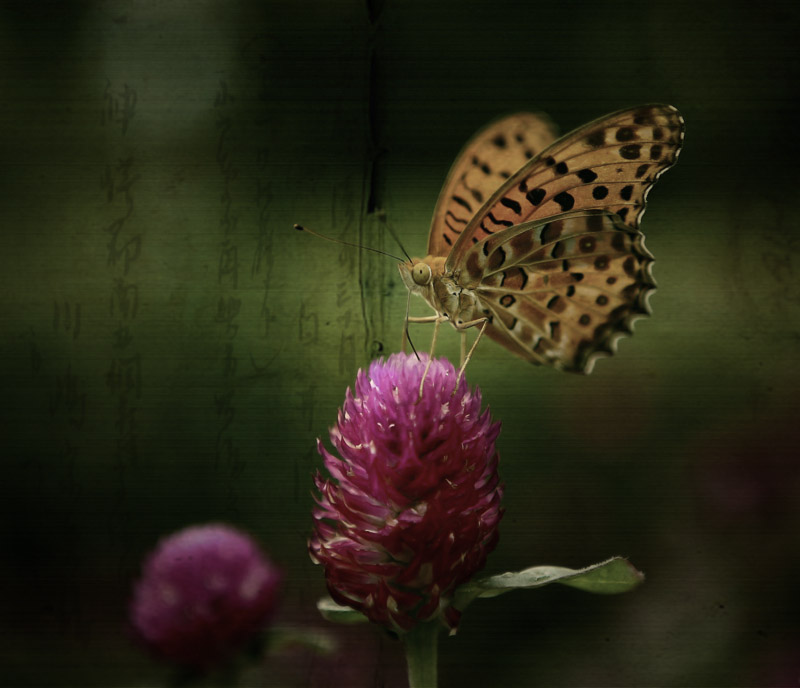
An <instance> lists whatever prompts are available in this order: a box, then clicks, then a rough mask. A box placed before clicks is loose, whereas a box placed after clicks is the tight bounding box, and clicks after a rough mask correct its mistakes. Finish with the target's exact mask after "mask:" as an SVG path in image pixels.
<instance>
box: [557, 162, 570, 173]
mask: <svg viewBox="0 0 800 688" xmlns="http://www.w3.org/2000/svg"><path fill="white" fill-rule="evenodd" d="M556 172H557V173H558V174H566V173H567V172H569V167H567V163H565V162H560V163H558V165H556Z"/></svg>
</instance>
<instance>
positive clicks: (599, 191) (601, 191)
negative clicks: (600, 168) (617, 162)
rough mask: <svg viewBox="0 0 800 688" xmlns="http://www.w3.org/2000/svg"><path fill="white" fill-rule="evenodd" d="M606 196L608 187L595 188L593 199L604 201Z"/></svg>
mask: <svg viewBox="0 0 800 688" xmlns="http://www.w3.org/2000/svg"><path fill="white" fill-rule="evenodd" d="M606 196H608V187H607V186H595V187H594V188H593V189H592V197H593V198H594V199H595V200H597V201H602V200H603V199H604V198H605V197H606Z"/></svg>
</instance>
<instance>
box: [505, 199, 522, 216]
mask: <svg viewBox="0 0 800 688" xmlns="http://www.w3.org/2000/svg"><path fill="white" fill-rule="evenodd" d="M500 205H504V206H505V207H506V208H509V209H511V210H513V211H514V212H515V213H516V214H517V215H519V214H520V213H521V212H522V206H521V205H520V204H519V203H517V202H516V201H515V200H514V199H513V198H506V197H503V198H501V199H500Z"/></svg>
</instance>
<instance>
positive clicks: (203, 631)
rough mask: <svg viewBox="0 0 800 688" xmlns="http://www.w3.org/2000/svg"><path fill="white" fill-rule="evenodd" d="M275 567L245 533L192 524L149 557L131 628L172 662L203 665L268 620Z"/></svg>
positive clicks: (275, 584)
mask: <svg viewBox="0 0 800 688" xmlns="http://www.w3.org/2000/svg"><path fill="white" fill-rule="evenodd" d="M280 580H281V574H280V572H279V571H278V569H277V568H276V567H275V565H274V564H272V563H271V562H270V561H269V559H268V558H267V557H266V556H265V555H264V554H263V553H262V552H261V550H260V549H259V547H258V545H257V544H256V543H255V542H254V541H253V540H252V539H251V538H250V537H249V536H247V535H245V534H244V533H242V532H240V531H238V530H236V529H235V528H232V527H230V526H226V525H222V524H210V525H202V526H193V527H190V528H186V529H185V530H181V531H179V532H177V533H174V534H173V535H170V536H168V537H166V538H164V539H162V540H161V541H160V542H159V543H158V545H157V546H156V548H155V550H154V551H153V552H152V553H151V554H150V555H149V556H148V557H147V559H146V560H145V562H144V565H143V567H142V577H141V579H140V580H139V581H138V582H137V583H136V585H135V588H134V593H133V599H132V601H131V605H130V621H131V625H132V627H133V631H134V634H135V635H136V636H137V638H138V639H139V640H140V641H142V642H143V643H144V644H145V645H146V646H148V647H149V648H150V649H151V650H152V651H153V652H154V653H155V654H157V655H158V656H160V657H161V658H163V659H166V660H168V661H171V662H174V663H175V664H178V665H181V666H185V667H191V668H194V669H201V670H206V669H210V668H212V667H213V666H215V665H217V664H220V663H221V662H224V661H225V660H226V659H228V658H229V657H231V656H232V655H233V654H234V653H235V652H236V651H237V650H239V649H241V648H242V647H243V646H244V645H245V644H246V643H247V642H248V641H249V640H251V639H253V638H254V637H255V636H256V635H257V634H258V633H259V631H261V630H262V629H263V628H265V626H266V625H267V624H268V622H269V620H270V618H271V617H272V614H273V612H274V610H275V606H276V602H277V590H278V586H279V584H280Z"/></svg>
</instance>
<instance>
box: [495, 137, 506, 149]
mask: <svg viewBox="0 0 800 688" xmlns="http://www.w3.org/2000/svg"><path fill="white" fill-rule="evenodd" d="M492 143H493V144H494V145H495V146H497V147H498V148H505V147H506V143H507V142H506V137H505V136H503V135H502V134H498V135H497V136H495V137H494V138H493V139H492Z"/></svg>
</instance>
